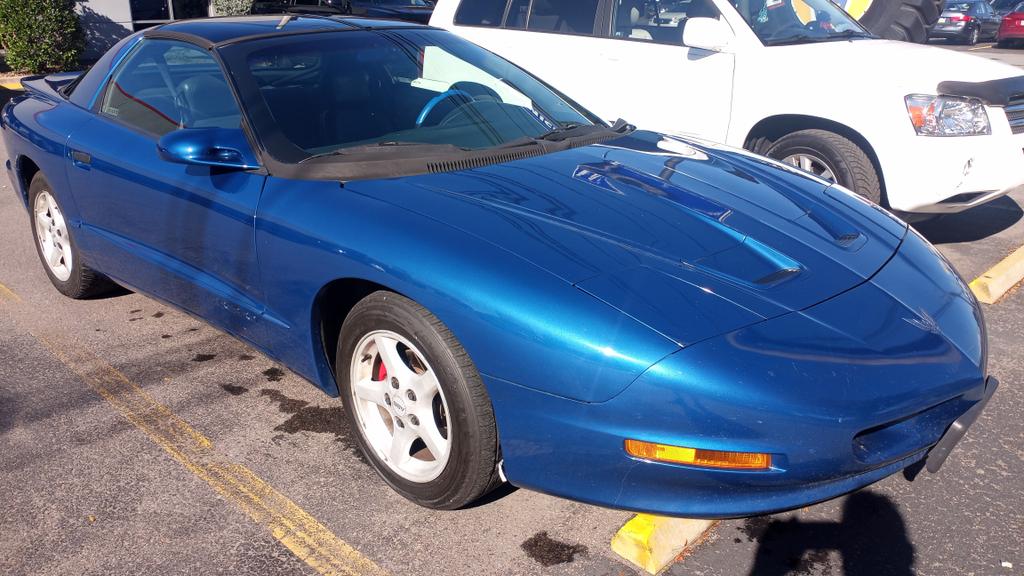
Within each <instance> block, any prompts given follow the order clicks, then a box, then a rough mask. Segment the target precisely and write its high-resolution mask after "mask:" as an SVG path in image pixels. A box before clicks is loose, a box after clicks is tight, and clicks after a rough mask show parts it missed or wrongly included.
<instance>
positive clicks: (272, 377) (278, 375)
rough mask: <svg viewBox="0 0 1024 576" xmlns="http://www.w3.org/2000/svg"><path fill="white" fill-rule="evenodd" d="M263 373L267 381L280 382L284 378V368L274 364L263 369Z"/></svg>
mask: <svg viewBox="0 0 1024 576" xmlns="http://www.w3.org/2000/svg"><path fill="white" fill-rule="evenodd" d="M263 375H264V376H266V377H267V382H280V381H281V379H282V378H284V370H281V369H280V368H278V367H277V366H275V367H273V368H267V369H266V370H264V371H263Z"/></svg>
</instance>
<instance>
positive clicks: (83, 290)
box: [28, 172, 111, 298]
mask: <svg viewBox="0 0 1024 576" xmlns="http://www.w3.org/2000/svg"><path fill="white" fill-rule="evenodd" d="M28 202H29V207H30V208H31V210H32V212H31V214H32V237H33V238H34V239H35V241H36V242H35V243H36V253H37V254H38V255H39V260H40V262H42V263H43V269H44V270H45V271H46V275H47V276H48V277H49V278H50V282H51V283H52V284H53V286H54V287H55V288H56V289H57V290H59V291H60V293H61V294H64V295H65V296H68V297H70V298H87V297H89V296H94V295H96V294H99V293H101V292H103V291H104V290H106V289H108V288H110V286H111V284H110V281H109V280H107V279H106V278H105V277H104V276H103V275H101V274H99V273H98V272H96V271H95V270H93V269H91V268H89V267H88V266H86V265H85V263H83V262H82V255H81V253H80V252H79V251H78V247H77V245H76V244H75V240H74V238H72V236H71V227H70V226H68V222H67V219H66V218H65V217H64V211H63V210H62V209H61V207H60V205H59V204H58V202H57V198H56V196H54V194H53V189H52V188H51V187H50V183H49V182H47V181H46V178H45V177H44V176H43V174H42V172H37V173H36V175H35V176H34V177H33V178H32V182H31V183H30V184H29V189H28Z"/></svg>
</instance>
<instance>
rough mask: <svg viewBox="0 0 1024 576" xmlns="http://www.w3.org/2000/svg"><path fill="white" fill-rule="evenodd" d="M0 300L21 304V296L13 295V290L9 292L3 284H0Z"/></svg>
mask: <svg viewBox="0 0 1024 576" xmlns="http://www.w3.org/2000/svg"><path fill="white" fill-rule="evenodd" d="M0 300H9V301H11V302H21V296H18V295H17V294H15V293H14V290H11V289H10V288H8V287H7V286H4V285H3V284H0Z"/></svg>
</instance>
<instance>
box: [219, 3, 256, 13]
mask: <svg viewBox="0 0 1024 576" xmlns="http://www.w3.org/2000/svg"><path fill="white" fill-rule="evenodd" d="M252 2H253V0H213V10H214V11H215V12H216V13H217V15H218V16H238V15H241V14H248V13H249V10H250V9H252Z"/></svg>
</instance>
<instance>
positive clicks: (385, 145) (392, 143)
mask: <svg viewBox="0 0 1024 576" xmlns="http://www.w3.org/2000/svg"><path fill="white" fill-rule="evenodd" d="M418 148H426V149H430V150H432V151H435V152H436V151H437V149H438V148H444V149H446V150H449V151H452V152H465V151H466V150H469V148H460V147H458V146H455V145H454V144H435V143H431V142H407V141H402V140H385V141H383V142H376V143H374V144H362V145H358V146H345V147H343V148H338V149H336V150H331V151H330V152H321V153H320V154H314V155H312V156H310V157H309V158H304V159H303V160H301V161H300V162H299V164H302V163H304V162H309V161H310V160H316V159H317V158H327V157H329V156H347V155H350V154H365V153H368V152H369V153H376V152H385V151H388V150H401V151H402V152H405V153H408V152H412V151H415V150H416V149H418Z"/></svg>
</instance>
